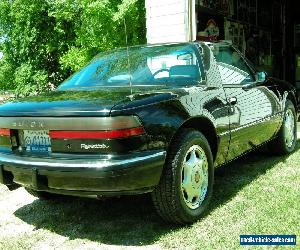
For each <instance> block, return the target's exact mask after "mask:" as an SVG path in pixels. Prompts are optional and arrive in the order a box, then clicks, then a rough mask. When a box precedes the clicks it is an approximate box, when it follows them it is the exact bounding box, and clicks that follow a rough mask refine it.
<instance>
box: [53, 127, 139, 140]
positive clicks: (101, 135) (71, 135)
mask: <svg viewBox="0 0 300 250" xmlns="http://www.w3.org/2000/svg"><path fill="white" fill-rule="evenodd" d="M144 133H145V130H144V128H143V127H137V128H130V129H120V130H108V131H49V136H50V138H52V139H116V138H127V137H130V136H137V135H143V134H144Z"/></svg>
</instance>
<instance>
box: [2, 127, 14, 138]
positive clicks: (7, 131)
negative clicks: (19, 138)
mask: <svg viewBox="0 0 300 250" xmlns="http://www.w3.org/2000/svg"><path fill="white" fill-rule="evenodd" d="M11 134H12V133H11V130H10V129H8V128H0V136H11Z"/></svg>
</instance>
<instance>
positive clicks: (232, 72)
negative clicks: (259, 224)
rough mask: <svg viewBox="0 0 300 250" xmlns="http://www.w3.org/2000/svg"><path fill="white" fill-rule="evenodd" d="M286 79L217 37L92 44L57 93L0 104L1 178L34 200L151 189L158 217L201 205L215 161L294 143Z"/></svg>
mask: <svg viewBox="0 0 300 250" xmlns="http://www.w3.org/2000/svg"><path fill="white" fill-rule="evenodd" d="M297 107H298V103H297V98H296V92H295V88H294V87H293V86H292V85H291V84H289V83H287V82H284V81H280V80H277V79H274V78H272V77H267V75H266V74H265V73H264V72H257V71H255V69H254V68H253V67H252V65H251V63H250V62H248V60H247V59H245V58H244V57H243V55H242V54H241V53H239V52H238V51H237V50H235V48H234V47H232V46H231V45H230V44H229V43H226V42H216V43H209V42H193V43H180V44H160V45H147V46H135V47H129V48H124V49H117V50H113V51H110V52H106V53H102V54H100V55H98V56H97V57H95V58H94V59H93V60H92V61H91V63H90V64H88V65H87V66H86V67H85V68H83V69H82V70H81V71H79V72H78V73H76V74H75V75H73V76H71V77H70V78H69V79H67V80H66V81H65V82H63V83H62V84H61V85H60V86H59V87H58V89H57V90H55V91H53V92H51V93H48V94H44V95H41V96H33V97H27V98H24V99H19V100H16V101H11V102H9V103H6V104H3V105H1V106H0V128H1V129H0V134H1V136H0V180H1V182H2V183H4V184H5V185H7V186H8V187H9V188H10V189H13V188H14V187H16V186H17V185H22V186H24V187H25V188H26V189H27V191H28V192H29V193H31V194H33V195H35V196H37V197H40V198H53V197H55V195H58V194H60V195H78V196H94V197H105V196H120V195H132V194H143V193H148V192H151V194H152V198H153V202H154V205H155V207H156V209H157V211H158V213H159V214H160V215H161V216H162V217H163V218H164V219H165V220H167V221H170V222H174V223H191V222H193V221H195V220H197V219H198V218H199V217H200V216H201V214H202V213H203V211H204V210H205V209H206V207H207V206H208V203H209V200H210V198H211V196H212V189H213V182H214V168H215V167H217V166H221V165H223V164H225V163H227V162H229V161H231V160H233V159H235V158H237V157H239V156H241V155H242V154H244V153H246V152H249V151H251V150H253V149H255V148H257V147H258V146H260V145H262V144H267V146H268V147H269V149H270V150H271V151H272V152H274V153H276V154H281V155H282V154H287V153H290V152H292V151H293V150H294V149H295V144H296V135H297V131H296V130H297V126H296V120H297V110H298V108H297Z"/></svg>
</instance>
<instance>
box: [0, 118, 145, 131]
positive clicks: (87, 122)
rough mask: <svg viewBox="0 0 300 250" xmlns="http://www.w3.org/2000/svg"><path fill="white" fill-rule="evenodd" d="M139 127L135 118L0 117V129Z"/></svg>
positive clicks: (139, 124)
mask: <svg viewBox="0 0 300 250" xmlns="http://www.w3.org/2000/svg"><path fill="white" fill-rule="evenodd" d="M139 126H141V123H140V121H139V119H138V117H136V116H116V117H0V128H9V129H27V130H114V129H128V128H134V127H139Z"/></svg>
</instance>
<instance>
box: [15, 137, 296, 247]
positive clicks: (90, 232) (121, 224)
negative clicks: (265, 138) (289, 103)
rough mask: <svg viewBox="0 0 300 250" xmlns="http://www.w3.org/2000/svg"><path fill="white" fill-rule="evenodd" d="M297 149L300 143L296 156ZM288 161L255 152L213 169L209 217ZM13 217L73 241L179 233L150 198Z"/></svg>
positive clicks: (125, 241) (34, 207) (136, 240)
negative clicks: (242, 190) (155, 208)
mask: <svg viewBox="0 0 300 250" xmlns="http://www.w3.org/2000/svg"><path fill="white" fill-rule="evenodd" d="M299 149H300V141H298V144H297V151H298V150H299ZM286 158H287V157H274V156H269V155H266V154H264V153H262V152H253V153H250V154H248V155H247V156H244V157H242V158H240V159H239V160H236V161H234V162H232V163H230V164H228V165H226V166H222V167H220V168H218V169H216V173H215V186H214V196H213V200H212V202H211V205H210V208H209V209H208V212H207V214H209V213H212V212H213V210H214V209H216V208H217V207H219V206H221V205H222V204H224V203H226V202H227V201H228V200H230V199H231V198H232V197H234V196H235V195H236V193H237V192H238V191H240V190H241V189H242V188H243V187H245V186H247V185H248V184H250V183H251V182H252V181H254V180H255V179H256V178H258V177H259V176H260V175H262V174H264V173H266V171H267V170H269V169H271V168H272V167H273V166H275V165H276V164H277V163H280V162H285V160H286ZM14 214H15V216H17V217H18V218H20V219H21V220H23V221H24V222H26V223H28V224H31V225H33V226H34V227H35V230H38V229H40V228H41V229H46V230H49V231H51V232H54V233H56V234H59V235H62V236H65V237H68V238H69V239H71V240H72V239H88V240H91V241H95V242H99V243H103V244H109V245H125V246H139V245H149V244H154V243H155V242H156V241H157V240H159V238H160V237H161V236H163V235H165V234H167V233H168V232H171V231H176V230H179V229H180V228H181V227H180V226H174V225H168V224H166V223H164V222H163V221H162V220H161V219H160V218H159V217H158V216H157V215H156V213H155V211H154V208H153V205H152V203H151V199H150V196H149V195H146V196H138V197H123V198H120V199H110V200H106V201H97V200H90V199H79V198H66V199H64V200H58V201H42V200H35V201H34V202H33V203H31V204H28V205H25V206H23V207H21V208H19V209H18V210H17V211H15V213H14ZM205 216H206V215H204V217H203V219H202V220H205Z"/></svg>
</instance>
